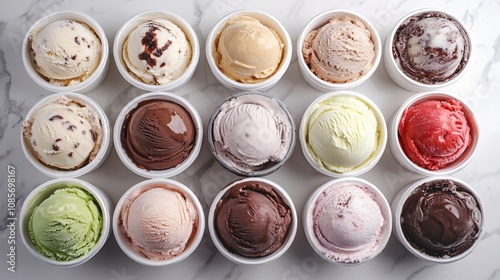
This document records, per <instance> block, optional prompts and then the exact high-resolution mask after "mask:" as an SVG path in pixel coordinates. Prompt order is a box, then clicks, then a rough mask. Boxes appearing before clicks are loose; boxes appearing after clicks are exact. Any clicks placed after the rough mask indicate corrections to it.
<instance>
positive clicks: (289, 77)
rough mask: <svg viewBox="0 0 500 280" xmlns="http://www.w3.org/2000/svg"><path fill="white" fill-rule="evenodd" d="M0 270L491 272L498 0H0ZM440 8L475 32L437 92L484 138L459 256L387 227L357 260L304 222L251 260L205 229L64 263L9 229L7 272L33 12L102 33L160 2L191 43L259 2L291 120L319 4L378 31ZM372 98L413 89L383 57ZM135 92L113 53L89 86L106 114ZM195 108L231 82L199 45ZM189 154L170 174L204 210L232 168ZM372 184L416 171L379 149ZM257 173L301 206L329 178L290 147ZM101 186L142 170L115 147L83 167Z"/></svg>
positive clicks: (497, 245) (397, 98) (450, 275)
mask: <svg viewBox="0 0 500 280" xmlns="http://www.w3.org/2000/svg"><path fill="white" fill-rule="evenodd" d="M0 3H1V4H0V6H1V7H2V8H1V9H0V38H1V39H0V166H1V168H0V181H1V182H2V183H1V184H2V188H1V189H0V231H1V236H0V263H1V265H0V275H2V276H1V277H0V278H2V279H39V280H42V279H51V280H52V279H113V280H133V279H167V278H168V279H181V278H182V279H500V262H499V260H500V219H499V218H498V216H497V215H498V213H500V203H498V201H499V200H500V188H499V187H498V182H497V181H496V180H499V181H500V160H499V158H500V149H498V148H497V147H498V139H500V115H499V114H498V108H499V106H500V95H499V94H498V92H499V91H500V78H499V77H500V62H499V60H500V29H499V28H498V27H497V26H496V24H495V23H494V21H493V20H494V19H496V18H498V15H499V14H500V1H499V0H486V1H465V0H459V1H449V0H445V1H438V0H432V1H431V0H421V1H410V0H401V1H399V0H387V1H366V0H347V1H322V0H311V1H305V0H292V1H287V0H276V1H263V0H254V1H243V0H211V1H209V0H187V1H180V0H165V1H152V0H129V1H118V0H114V1H99V0H86V1H66V0H56V1H53V0H32V1H7V0H2V1H1V2H0ZM425 7H435V8H439V9H444V10H446V11H447V12H449V13H452V14H454V15H456V16H457V17H458V18H461V19H462V20H463V21H464V22H465V25H466V27H467V28H468V29H469V30H470V32H471V35H472V38H473V47H474V49H473V57H472V60H471V62H470V63H471V64H472V65H471V67H470V68H469V69H468V72H467V73H466V75H465V76H464V77H463V79H462V80H460V81H459V82H457V83H456V84H454V85H452V86H450V87H448V88H446V91H448V92H451V93H453V94H456V95H459V96H462V97H463V98H465V99H466V100H467V101H468V102H469V103H470V105H471V106H472V107H473V109H474V110H475V111H476V113H477V117H478V119H479V123H480V126H481V129H482V138H481V141H480V144H479V149H478V151H477V154H476V156H475V157H474V159H473V160H472V161H471V162H470V164H469V165H468V166H467V167H466V168H464V169H463V170H462V171H460V172H458V173H456V174H454V175H453V176H455V177H457V178H460V179H463V180H465V181H467V182H468V183H470V184H471V185H472V186H473V187H474V188H475V189H476V190H477V191H478V193H479V195H480V198H481V199H482V201H483V203H484V211H485V215H486V219H485V220H486V226H485V228H484V229H485V235H484V237H483V238H482V240H481V242H480V243H479V245H478V246H477V247H476V249H475V251H474V252H473V253H472V254H470V255H469V256H468V257H466V258H465V259H463V260H460V261H458V262H456V263H452V264H447V265H438V264H432V263H428V262H424V261H422V260H419V259H417V258H416V257H414V256H413V255H411V254H410V253H409V252H407V251H406V249H405V248H404V247H403V246H402V245H401V244H399V242H398V241H397V240H396V239H395V238H394V237H391V240H390V241H389V244H388V245H387V247H386V248H385V250H384V251H383V252H382V253H381V254H380V255H379V256H377V257H376V258H375V259H373V260H371V261H369V262H367V263H365V264H361V265H358V266H354V267H346V266H338V265H332V264H327V263H326V262H324V261H322V260H321V258H320V257H319V256H317V255H316V254H315V253H314V251H313V250H312V248H311V247H310V245H309V244H308V243H307V241H306V238H305V235H304V232H303V230H302V223H299V230H298V232H297V236H296V238H295V241H294V243H293V245H292V247H291V248H290V249H289V250H288V252H287V253H286V254H285V255H283V256H282V257H281V258H280V259H278V260H276V261H274V262H272V263H269V264H266V265H262V266H258V267H245V266H239V265H235V264H233V263H232V262H230V261H228V260H226V259H225V258H224V257H223V256H222V255H221V254H220V253H219V252H218V251H217V250H216V248H215V247H214V245H213V243H212V241H211V240H210V236H209V234H208V231H206V232H205V236H204V239H203V241H202V243H201V244H200V246H199V247H198V249H197V250H196V251H195V252H194V253H193V254H192V255H191V256H190V257H188V258H187V259H186V260H184V261H183V262H181V263H179V264H175V265H172V266H168V267H157V268H153V267H145V266H141V265H139V264H137V263H134V262H133V261H132V260H131V259H129V258H128V257H127V256H126V255H125V254H124V253H123V252H122V251H121V250H120V249H119V247H118V245H117V243H116V241H115V239H114V237H113V235H111V236H110V238H109V240H108V242H107V243H106V245H105V246H104V247H103V249H102V250H101V251H100V252H99V253H98V254H97V255H96V256H95V257H94V258H93V259H92V260H90V261H89V262H87V263H85V264H83V265H81V266H78V267H74V268H57V267H53V266H50V265H48V264H45V263H43V262H41V261H40V260H38V259H36V258H35V257H33V256H32V255H31V254H30V253H29V252H28V251H27V249H26V248H25V246H24V245H23V244H22V242H21V238H20V236H19V232H18V231H17V230H18V229H16V232H15V236H14V238H15V239H14V240H15V242H16V243H15V253H16V272H15V273H11V272H9V271H8V270H7V268H8V267H9V265H8V264H6V261H7V258H8V257H7V254H8V253H9V250H10V246H12V244H10V243H9V235H10V234H11V233H10V229H9V227H7V226H8V225H9V223H10V222H11V221H9V220H8V217H9V213H8V200H7V190H6V187H5V186H6V185H7V180H8V176H7V175H8V166H14V167H15V168H16V190H15V194H16V199H17V201H16V209H17V211H19V210H20V208H21V204H22V202H23V201H24V199H25V197H26V196H27V195H28V194H29V192H30V191H31V190H33V189H34V188H35V187H36V186H38V185H39V184H41V183H43V182H45V181H47V180H49V179H50V178H48V177H46V176H44V175H43V174H42V173H40V172H39V171H37V170H36V169H35V168H34V167H33V166H32V165H31V164H30V163H29V162H28V161H27V159H26V158H25V157H24V155H23V153H22V151H21V145H20V142H19V137H20V136H19V134H20V126H21V122H22V120H23V118H24V116H25V114H26V113H27V112H28V110H29V109H30V107H31V106H32V105H33V104H35V103H36V102H37V101H38V100H40V99H41V98H42V97H44V96H47V95H49V94H50V93H49V92H47V91H45V90H43V89H42V88H40V87H39V86H37V85H36V84H35V82H33V81H32V80H31V79H30V77H29V76H28V74H27V72H26V71H25V70H24V68H23V65H22V60H21V52H20V48H21V42H22V38H23V37H24V35H25V32H26V31H27V29H28V28H29V27H30V25H31V24H33V23H34V22H35V21H36V20H37V19H39V18H40V17H42V16H43V15H46V14H48V13H51V12H54V11H58V10H77V11H82V12H85V13H87V14H89V15H90V16H92V17H93V18H94V19H96V20H97V21H98V22H99V23H100V24H101V26H102V27H103V29H104V30H105V32H106V34H107V37H108V40H109V42H110V44H111V43H112V42H113V39H114V36H115V33H116V31H117V30H118V29H119V28H120V26H121V25H122V24H123V23H124V22H125V21H126V20H128V19H129V18H130V17H131V16H133V15H134V14H136V13H138V12H140V11H143V10H146V9H151V8H154V9H165V10H169V11H171V12H174V13H177V14H178V15H180V16H182V17H183V18H184V19H186V20H187V21H188V22H189V23H190V24H191V25H192V26H193V28H194V29H195V31H196V33H197V35H198V37H199V39H200V44H201V45H202V46H204V43H205V39H206V37H207V35H208V33H209V31H210V29H211V28H212V26H214V24H215V23H216V22H217V21H218V20H219V19H220V18H222V17H223V16H224V15H225V14H227V13H229V12H231V11H234V10H237V9H258V10H262V11H264V12H267V13H270V14H271V15H273V16H275V17H276V18H277V19H278V20H280V21H281V22H282V24H283V25H284V26H285V28H286V29H287V30H288V32H289V34H290V37H291V38H292V41H293V42H294V51H293V53H294V56H293V58H292V62H291V64H290V67H289V68H288V71H287V72H286V73H285V75H284V77H283V78H282V80H281V81H280V82H279V83H278V84H277V86H275V87H274V88H272V89H271V90H270V91H269V94H271V95H273V96H276V97H278V98H279V99H281V100H282V101H283V102H284V103H285V104H286V105H287V106H288V107H289V109H290V111H291V112H292V114H293V116H294V120H295V122H296V123H297V124H298V123H299V122H300V118H301V116H302V114H303V113H304V111H305V109H306V108H307V106H308V105H309V104H310V102H312V101H313V100H314V99H316V98H317V97H318V96H320V95H321V93H320V92H318V91H316V90H314V89H313V88H312V87H311V86H309V85H308V84H307V83H306V82H305V80H304V79H303V78H302V76H301V75H300V72H299V69H298V65H297V58H296V50H295V46H296V44H295V41H296V40H297V37H298V35H299V33H300V31H301V30H302V28H303V27H304V26H305V25H306V24H307V22H308V21H309V20H310V19H311V18H312V17H313V16H315V15H317V14H319V13H320V12H323V11H326V10H331V9H348V10H352V11H355V12H358V13H360V14H362V15H364V16H365V17H366V18H368V19H369V20H371V21H372V22H373V24H374V25H375V27H376V28H377V30H378V31H379V33H380V36H381V38H382V41H385V39H386V37H387V35H388V33H389V31H390V30H391V29H392V28H393V26H394V25H395V23H396V22H397V21H398V20H399V19H400V18H401V17H402V16H404V15H405V14H407V13H409V12H410V11H413V10H415V9H419V8H425ZM355 90H356V91H358V92H360V93H362V94H365V95H366V96H368V97H369V98H371V99H372V100H374V101H375V103H377V104H378V106H379V107H380V108H381V110H382V112H383V114H384V116H385V118H386V119H389V118H390V117H391V115H392V114H393V113H394V112H395V111H396V110H397V108H398V107H399V106H400V105H401V104H402V103H403V101H404V100H406V99H407V98H409V97H410V96H411V93H410V92H407V91H405V90H403V89H402V88H400V87H399V86H397V85H396V84H395V83H394V82H393V81H392V80H391V79H390V78H389V76H388V75H387V73H386V71H385V69H384V65H383V63H381V64H380V66H379V67H378V69H377V71H376V72H375V74H374V75H373V76H372V77H371V78H370V79H369V80H368V81H367V82H366V83H364V84H362V85H361V86H359V87H358V88H356V89H355ZM141 93H143V91H141V90H139V89H137V88H134V87H132V86H130V85H129V84H128V83H127V82H126V81H125V80H124V79H123V78H122V77H121V75H120V74H119V72H118V71H117V69H116V66H115V63H114V61H113V60H112V61H111V67H110V71H109V73H108V76H107V78H106V80H105V81H104V82H103V83H102V84H101V86H100V87H99V88H98V89H97V90H95V91H94V92H92V93H90V94H88V96H90V97H91V98H93V99H94V100H96V101H97V102H98V103H99V104H100V105H101V106H102V107H103V108H104V110H105V111H106V113H107V114H108V116H109V118H110V120H111V122H112V123H113V122H114V121H115V119H116V117H117V115H118V113H119V111H120V110H121V108H122V107H123V106H124V104H126V103H127V102H128V101H130V100H131V99H132V98H133V97H135V96H137V95H139V94H141ZM175 93H176V94H179V95H181V96H183V97H185V98H187V99H188V100H189V101H190V102H192V103H193V105H194V106H195V107H196V108H197V109H198V110H199V113H200V115H201V117H202V119H203V124H204V127H205V130H206V126H207V121H208V118H209V115H210V113H211V111H212V110H213V108H214V107H215V106H216V105H217V104H218V103H219V102H220V101H221V100H222V99H223V98H225V97H227V96H228V95H230V94H232V93H233V92H231V91H229V90H227V89H225V88H224V87H222V86H221V85H220V84H219V83H218V82H217V81H216V80H215V78H214V76H213V75H212V73H211V72H210V69H209V67H208V64H207V61H206V58H205V56H204V52H202V56H201V58H200V62H199V65H198V68H197V70H196V72H195V74H194V77H193V79H192V80H191V81H190V82H189V83H188V84H187V85H186V86H184V87H182V88H181V89H179V90H176V91H175ZM204 141H205V142H204V146H203V148H202V151H201V153H200V156H199V158H198V160H197V161H196V162H195V164H194V165H193V166H191V167H190V168H189V169H188V170H187V171H185V172H183V173H182V174H181V175H179V176H176V177H174V179H176V180H178V181H181V182H182V183H184V184H186V185H188V186H189V187H190V188H191V189H192V190H193V191H194V192H195V193H196V195H197V196H198V197H199V199H200V200H201V202H202V204H203V207H204V209H205V211H206V213H208V206H209V204H210V203H211V202H212V200H213V198H214V197H215V195H216V193H217V192H218V191H219V190H220V189H222V188H223V187H224V186H225V185H226V184H227V183H228V182H230V181H231V180H233V179H234V178H236V177H235V176H234V175H231V174H230V173H229V172H228V171H226V170H224V169H223V168H222V167H221V166H220V165H219V164H218V163H217V162H215V161H214V160H213V158H212V155H211V154H210V152H209V149H208V145H207V144H206V138H205V139H204ZM360 177H362V178H364V179H367V180H369V181H371V182H372V183H374V184H375V185H377V186H378V187H379V188H380V189H381V190H382V192H383V193H384V194H385V195H386V197H387V199H388V200H389V201H391V200H392V199H393V197H394V196H395V194H396V193H397V192H398V190H399V189H400V188H401V187H403V186H404V185H405V184H407V183H409V182H411V181H414V180H416V179H419V178H421V176H419V175H417V174H414V173H411V172H409V171H407V170H405V169H404V168H403V167H401V166H400V165H399V164H398V163H397V162H396V160H395V159H394V157H393V156H392V154H391V152H390V150H389V149H388V148H387V149H386V151H385V153H384V155H383V157H382V159H381V161H380V162H379V163H378V164H377V165H376V166H375V168H373V169H372V170H371V171H369V172H368V173H366V174H364V175H362V176H360ZM267 178H269V179H271V180H274V181H276V182H277V183H279V184H281V185H282V186H283V187H284V188H285V189H287V190H288V192H289V194H290V195H291V197H292V199H293V200H294V203H295V205H296V207H297V211H298V212H299V213H300V212H301V211H302V209H303V207H304V203H305V201H306V198H307V197H308V196H309V195H310V194H311V193H312V192H313V190H314V189H315V188H316V187H318V186H319V185H321V184H322V183H324V182H326V181H328V180H330V179H331V178H329V177H326V176H324V175H321V174H319V173H317V172H315V171H314V170H313V168H312V167H310V166H309V164H308V163H307V162H306V160H305V158H304V156H303V155H302V151H301V149H300V146H299V145H297V146H296V148H295V151H294V153H293V155H292V157H291V158H290V159H289V160H288V161H287V162H286V163H285V165H284V166H283V167H282V168H281V169H279V170H278V171H277V172H275V173H274V174H272V175H270V176H267ZM81 179H83V180H86V181H88V182H90V183H93V184H95V185H96V186H99V187H100V188H102V189H103V190H104V191H105V192H106V193H107V194H108V195H109V196H110V198H111V199H112V201H113V202H114V203H116V202H117V201H118V200H119V198H120V197H121V195H122V194H123V193H124V192H125V191H126V190H127V189H128V188H129V187H131V186H132V185H134V184H135V183H137V182H139V181H142V180H144V179H143V178H140V177H139V176H137V175H134V174H133V173H132V172H130V171H129V170H128V169H127V168H126V167H125V166H124V165H123V164H122V163H121V162H120V160H119V158H118V156H117V154H116V152H115V151H114V150H113V151H112V153H111V155H110V156H109V158H108V159H107V161H106V162H105V163H104V164H103V165H102V166H101V167H100V168H99V169H98V170H96V171H94V172H91V173H89V174H87V175H84V176H82V177H81Z"/></svg>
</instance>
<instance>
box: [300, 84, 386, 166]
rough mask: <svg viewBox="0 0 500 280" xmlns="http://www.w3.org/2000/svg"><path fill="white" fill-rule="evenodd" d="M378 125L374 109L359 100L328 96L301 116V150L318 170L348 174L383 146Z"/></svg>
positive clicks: (349, 97) (346, 96)
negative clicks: (302, 144)
mask: <svg viewBox="0 0 500 280" xmlns="http://www.w3.org/2000/svg"><path fill="white" fill-rule="evenodd" d="M381 125H383V124H379V122H378V120H377V116H376V113H375V109H374V108H373V107H372V106H371V105H370V104H368V103H366V102H365V101H363V100H362V99H361V98H359V97H357V96H355V95H344V94H334V95H330V96H328V97H325V98H322V99H321V100H317V101H315V102H313V104H311V106H310V107H309V108H308V110H307V111H306V113H305V114H304V120H303V121H302V128H301V131H302V132H301V133H302V134H303V135H301V137H304V139H303V141H304V144H305V146H303V149H307V153H308V154H309V155H310V157H311V158H312V160H313V161H314V163H315V164H316V165H318V166H320V167H322V168H325V169H327V170H329V171H332V172H334V173H338V174H342V173H346V172H351V171H354V170H356V169H357V168H359V167H361V166H363V165H364V164H366V163H368V162H370V161H371V160H372V159H373V158H374V155H375V154H376V151H377V150H378V149H379V146H380V145H383V143H381V142H382V140H381V139H382V137H381V129H382V128H381ZM301 140H302V139H301Z"/></svg>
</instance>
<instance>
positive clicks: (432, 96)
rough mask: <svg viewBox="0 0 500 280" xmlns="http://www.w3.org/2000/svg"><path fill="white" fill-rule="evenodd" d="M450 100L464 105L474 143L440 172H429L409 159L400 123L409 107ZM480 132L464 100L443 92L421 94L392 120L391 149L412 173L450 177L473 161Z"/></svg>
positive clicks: (390, 130)
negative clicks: (431, 101)
mask: <svg viewBox="0 0 500 280" xmlns="http://www.w3.org/2000/svg"><path fill="white" fill-rule="evenodd" d="M448 99H455V100H457V101H459V102H460V104H461V105H462V110H463V112H464V114H465V118H466V120H467V123H468V125H469V127H470V134H471V137H472V142H471V144H470V145H469V147H468V148H467V149H466V150H465V152H464V153H463V154H462V155H461V156H460V157H459V158H458V159H456V160H455V161H454V162H453V163H450V164H448V165H447V166H445V167H443V168H441V169H439V170H429V169H426V168H423V167H420V166H418V165H417V164H416V163H414V162H413V161H411V160H410V158H408V156H407V155H406V154H405V152H404V151H403V148H402V147H401V144H400V142H399V132H398V127H399V123H400V122H401V118H402V116H403V113H404V112H405V110H406V109H408V108H409V107H411V106H413V105H415V104H418V103H421V102H424V101H428V100H448ZM479 130H480V129H479V123H478V121H477V119H476V117H475V115H474V112H473V111H472V108H471V107H470V106H469V105H468V104H467V103H466V102H465V101H464V100H463V99H461V98H459V97H457V96H454V95H452V94H449V93H446V92H441V91H435V92H425V93H419V94H416V95H414V96H412V97H410V98H409V99H408V100H406V101H405V102H404V103H403V105H401V107H400V108H399V109H398V110H397V111H396V112H395V113H394V115H393V117H392V118H391V121H390V123H389V147H390V149H391V152H392V154H393V155H394V157H395V158H396V160H397V161H398V162H399V163H400V164H401V165H402V166H404V167H405V168H407V169H408V170H410V171H413V172H416V173H419V174H422V175H426V176H435V175H449V174H452V173H455V172H457V171H459V170H461V169H462V168H464V167H465V166H467V164H469V162H470V161H471V160H472V158H473V157H474V155H475V154H476V150H477V147H478V145H479Z"/></svg>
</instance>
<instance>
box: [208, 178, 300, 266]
mask: <svg viewBox="0 0 500 280" xmlns="http://www.w3.org/2000/svg"><path fill="white" fill-rule="evenodd" d="M249 181H257V182H263V183H265V184H268V185H269V186H271V187H272V188H273V190H274V191H276V193H277V194H278V195H279V196H280V197H281V198H282V199H283V201H284V202H285V203H286V204H287V205H288V206H289V207H290V211H291V215H292V221H291V223H290V228H289V230H288V234H287V239H286V241H285V242H284V243H283V245H282V246H281V248H279V249H278V250H277V251H275V252H274V253H272V254H270V255H267V256H264V257H257V258H248V257H244V256H240V255H238V254H236V253H230V252H229V251H228V250H227V249H226V248H225V247H224V245H223V244H222V242H221V241H220V240H219V237H218V236H217V232H216V230H215V227H214V220H215V215H214V213H215V209H216V208H217V204H218V202H219V200H220V199H221V197H222V196H223V195H224V194H225V193H226V192H227V191H228V190H229V189H230V188H232V187H233V186H235V185H236V184H239V183H243V182H249ZM297 219H298V217H297V212H296V209H295V205H294V203H293V200H292V198H291V197H290V196H289V195H288V193H287V191H286V190H285V189H284V188H283V187H281V186H280V185H279V184H277V183H276V182H274V181H271V180H269V179H265V178H261V177H247V178H240V179H237V180H236V181H233V182H231V183H229V184H228V185H227V186H226V187H224V189H222V190H221V191H219V193H218V194H217V196H216V197H215V198H214V200H213V202H212V204H211V206H210V210H209V212H208V222H207V224H208V230H209V233H210V237H211V239H212V242H213V243H214V245H215V247H216V248H217V250H218V251H219V252H220V253H221V254H222V255H223V256H224V257H226V258H227V259H228V260H230V261H232V262H234V263H236V264H239V265H248V266H254V265H261V264H265V263H268V262H271V261H274V260H276V259H278V258H279V257H281V256H282V255H283V254H285V252H286V251H287V250H288V249H289V248H290V246H291V245H292V243H293V241H294V239H295V236H296V233H297V225H298V220H297Z"/></svg>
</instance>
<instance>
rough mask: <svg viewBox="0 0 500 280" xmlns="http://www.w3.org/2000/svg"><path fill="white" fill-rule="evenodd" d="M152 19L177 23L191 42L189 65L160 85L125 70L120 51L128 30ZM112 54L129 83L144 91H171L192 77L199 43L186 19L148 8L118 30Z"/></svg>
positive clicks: (196, 63)
mask: <svg viewBox="0 0 500 280" xmlns="http://www.w3.org/2000/svg"><path fill="white" fill-rule="evenodd" d="M154 19H166V20H169V21H170V22H172V23H174V24H175V25H177V26H178V27H179V28H180V29H181V30H182V31H184V34H185V35H186V38H187V39H188V41H189V43H190V44H191V50H192V55H191V61H190V62H189V65H188V67H187V69H186V70H185V72H184V73H183V74H182V75H181V76H180V77H178V78H177V79H175V80H173V81H171V82H169V83H165V84H162V85H152V84H147V83H145V82H143V81H141V80H139V79H137V78H136V77H134V76H133V75H131V74H130V73H129V71H128V70H127V66H126V64H125V62H124V60H123V53H122V49H123V44H124V42H125V40H126V39H127V37H128V36H129V34H130V32H132V31H133V30H134V29H135V28H136V27H137V26H139V25H140V24H142V23H145V22H148V21H150V20H154ZM113 56H114V59H115V63H116V67H117V68H118V71H119V72H120V74H121V75H122V76H123V78H124V79H125V80H126V81H127V82H129V83H130V84H131V85H133V86H135V87H137V88H140V89H143V90H145V91H173V90H176V89H178V88H180V87H182V86H184V85H185V84H186V83H187V82H189V80H190V79H191V78H192V77H193V74H194V72H195V70H196V66H197V65H198V61H199V58H200V43H199V42H198V37H197V36H196V33H195V32H194V29H193V28H192V27H191V25H190V24H189V23H188V22H187V21H185V20H184V19H183V18H181V17H180V16H178V15H176V14H174V13H172V12H168V11H163V10H148V11H144V12H140V13H138V14H137V15H135V16H133V17H132V18H131V19H129V20H128V21H127V22H125V23H124V24H123V25H122V27H121V28H120V29H119V30H118V32H117V33H116V36H115V40H114V42H113Z"/></svg>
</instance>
